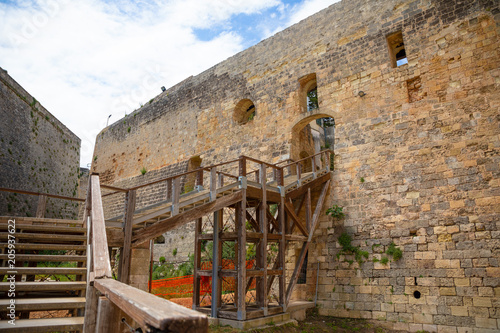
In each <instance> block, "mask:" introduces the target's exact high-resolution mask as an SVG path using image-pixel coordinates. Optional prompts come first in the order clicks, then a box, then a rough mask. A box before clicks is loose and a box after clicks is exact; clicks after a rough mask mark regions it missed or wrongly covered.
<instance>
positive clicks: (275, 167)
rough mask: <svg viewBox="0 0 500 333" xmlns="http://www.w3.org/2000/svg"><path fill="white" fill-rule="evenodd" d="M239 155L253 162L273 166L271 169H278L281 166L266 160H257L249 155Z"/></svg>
mask: <svg viewBox="0 0 500 333" xmlns="http://www.w3.org/2000/svg"><path fill="white" fill-rule="evenodd" d="M241 157H244V158H245V159H247V160H249V161H252V162H255V163H258V164H264V165H267V166H268V167H270V168H273V169H280V168H281V167H279V166H276V164H271V163H267V162H264V161H261V160H258V159H256V158H253V157H249V156H245V155H242V156H241Z"/></svg>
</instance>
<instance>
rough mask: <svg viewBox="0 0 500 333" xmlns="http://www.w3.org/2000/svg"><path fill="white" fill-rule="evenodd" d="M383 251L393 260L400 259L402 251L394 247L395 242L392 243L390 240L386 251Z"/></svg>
mask: <svg viewBox="0 0 500 333" xmlns="http://www.w3.org/2000/svg"><path fill="white" fill-rule="evenodd" d="M385 253H386V254H387V255H390V256H392V259H394V261H398V260H399V259H401V258H402V257H403V251H401V249H400V248H398V247H396V244H394V242H392V243H391V244H390V245H389V247H388V248H387V251H385Z"/></svg>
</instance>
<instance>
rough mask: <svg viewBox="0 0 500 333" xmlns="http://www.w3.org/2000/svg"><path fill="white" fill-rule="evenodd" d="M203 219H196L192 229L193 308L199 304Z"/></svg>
mask: <svg viewBox="0 0 500 333" xmlns="http://www.w3.org/2000/svg"><path fill="white" fill-rule="evenodd" d="M202 223H203V219H202V218H199V219H196V224H195V229H194V268H193V310H195V309H196V308H197V307H199V306H200V282H201V279H200V276H199V275H198V271H199V270H200V268H201V267H200V266H201V241H200V235H201V227H202Z"/></svg>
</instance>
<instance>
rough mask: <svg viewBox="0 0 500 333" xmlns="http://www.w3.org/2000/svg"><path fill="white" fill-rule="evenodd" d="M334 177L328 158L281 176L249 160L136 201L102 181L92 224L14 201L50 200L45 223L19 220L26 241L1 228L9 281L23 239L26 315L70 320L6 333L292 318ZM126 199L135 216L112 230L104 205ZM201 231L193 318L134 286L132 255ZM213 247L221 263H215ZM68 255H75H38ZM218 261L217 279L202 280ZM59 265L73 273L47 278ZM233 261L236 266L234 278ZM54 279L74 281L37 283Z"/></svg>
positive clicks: (294, 164) (169, 182)
mask: <svg viewBox="0 0 500 333" xmlns="http://www.w3.org/2000/svg"><path fill="white" fill-rule="evenodd" d="M332 165H333V153H332V152H331V151H328V150H327V151H322V152H321V153H318V154H316V155H313V156H310V157H307V158H305V159H303V160H300V161H290V160H289V161H285V162H283V163H279V164H270V163H266V162H264V161H260V160H257V159H253V158H251V157H247V156H241V157H240V158H238V159H235V160H232V161H228V162H225V163H221V164H217V165H212V166H208V167H202V168H200V169H198V170H194V171H190V172H186V173H182V174H178V175H175V176H172V177H168V178H164V179H160V180H157V181H154V182H151V183H148V184H143V185H141V186H137V187H133V188H128V189H124V188H118V187H113V186H108V185H103V184H99V177H98V175H92V176H91V177H90V180H89V190H88V193H87V198H86V200H85V216H84V218H83V220H82V221H73V220H55V219H44V218H42V215H43V212H44V211H45V209H44V205H45V202H46V200H47V198H50V197H57V198H59V199H69V200H75V199H74V198H64V197H61V196H51V195H47V194H40V193H33V192H26V191H15V192H18V193H24V194H35V195H39V198H40V199H39V208H40V209H39V210H38V213H37V214H38V217H37V218H16V225H15V229H12V228H11V227H10V226H9V220H10V219H11V218H8V217H4V218H1V219H0V225H1V227H2V228H3V229H2V232H1V234H0V235H1V239H0V241H1V242H2V243H1V245H0V246H1V248H2V249H3V251H2V252H1V253H2V254H0V259H1V262H2V268H0V272H1V273H2V274H3V275H9V274H11V272H12V271H13V269H12V268H9V259H10V257H9V252H8V248H9V232H10V231H11V230H15V231H14V233H13V234H14V235H15V237H16V242H17V243H16V267H15V271H16V273H15V274H14V275H15V276H16V279H17V280H16V292H17V295H16V297H17V298H16V302H17V309H16V311H18V312H19V313H20V314H21V317H20V318H27V317H29V313H30V312H33V311H43V310H52V309H66V310H69V312H68V313H70V314H71V317H66V318H52V319H17V320H16V324H17V325H16V326H15V327H12V326H9V324H8V322H7V321H6V320H2V322H1V323H0V331H1V330H2V329H17V330H18V331H30V332H35V331H36V332H51V331H57V330H59V331H61V330H67V331H81V330H83V331H85V332H94V331H99V332H110V331H111V329H112V327H115V326H118V323H119V321H120V320H121V317H122V315H121V314H125V316H124V317H126V318H127V320H128V322H129V323H130V324H132V325H136V326H140V327H142V328H143V330H145V331H155V332H161V331H178V332H181V331H182V332H184V331H189V332H195V331H200V332H203V331H206V330H207V318H206V317H205V316H204V315H202V314H200V313H199V312H203V313H206V314H209V315H211V316H212V317H216V318H218V317H220V318H228V319H236V320H247V319H252V318H258V317H263V316H268V315H273V314H277V313H281V312H284V311H286V308H287V305H288V303H289V301H290V298H291V295H292V292H293V289H294V286H295V284H296V282H297V278H298V275H299V272H300V269H301V267H302V264H303V262H304V259H305V257H306V253H307V250H308V247H309V244H310V242H311V240H312V237H313V234H314V231H315V229H316V227H317V225H318V222H319V217H320V214H321V212H322V211H323V204H324V201H325V198H326V195H327V191H328V189H329V185H330V178H331V172H330V171H331V169H332ZM159 184H164V188H165V193H164V200H161V201H159V202H157V203H155V204H153V205H148V206H144V207H140V208H138V209H136V203H137V201H138V200H140V195H141V194H143V193H147V192H148V188H150V187H151V186H158V185H159ZM0 190H4V191H13V190H10V189H2V188H0ZM101 190H102V191H103V193H101ZM104 192H106V193H104ZM120 194H121V195H122V196H123V194H125V203H124V207H123V211H124V213H123V214H121V215H119V216H115V217H113V218H109V219H107V220H105V218H104V210H103V199H104V202H106V199H107V198H109V197H112V196H113V195H120ZM76 200H78V199H76ZM193 221H194V223H195V249H194V254H195V255H194V257H195V258H194V262H195V265H194V266H195V267H194V286H193V289H194V292H193V308H194V309H195V310H197V311H199V312H195V311H192V310H189V309H185V308H182V307H180V306H178V305H176V304H174V303H171V302H169V301H167V300H164V299H161V298H158V297H156V296H153V295H151V294H148V293H146V292H143V291H141V290H139V289H136V288H134V287H131V286H129V285H128V283H129V275H130V258H131V249H132V248H133V247H135V246H138V245H140V244H142V243H145V242H148V241H150V240H151V239H154V238H156V237H158V236H160V235H162V234H163V233H165V232H167V231H169V230H172V229H174V228H177V227H179V226H181V225H184V224H186V223H190V222H193ZM292 242H298V243H299V244H300V247H301V251H300V254H299V257H298V260H297V264H296V265H295V268H294V270H293V271H292V272H291V275H290V274H287V272H286V270H285V255H286V251H287V248H288V247H289V246H290V244H291V243H292ZM207 244H210V245H211V251H206V248H207ZM110 246H118V247H120V248H121V252H120V253H121V255H120V265H119V272H118V281H117V280H114V279H113V278H112V274H111V266H110V259H109V258H110V256H109V251H108V247H110ZM57 249H64V250H65V254H64V255H53V254H50V255H43V254H40V252H39V251H41V250H51V251H53V250H57ZM207 252H210V258H209V260H210V261H211V262H212V263H213V264H212V265H211V267H212V268H211V269H202V267H206V265H202V262H203V261H206V260H207V258H206V254H207ZM227 253H230V254H229V255H228V254H227ZM249 255H250V256H251V258H250V259H252V262H253V263H254V264H252V265H251V267H249V265H248V264H247V262H248V260H247V259H249ZM63 256H64V257H63ZM49 261H57V262H60V261H67V262H73V263H74V264H73V265H71V267H69V268H66V267H64V268H61V269H59V268H58V269H54V268H51V269H52V270H54V271H51V269H47V268H43V267H36V266H38V265H36V263H37V262H49ZM228 261H232V263H233V265H231V267H224V265H223V263H225V262H228ZM26 266H27V267H26ZM44 274H45V275H47V274H51V275H54V274H58V275H61V274H62V275H66V276H67V275H71V276H75V278H74V281H69V282H61V281H55V282H52V281H51V282H42V281H40V279H39V278H38V277H39V276H43V275H44ZM30 280H33V281H30ZM207 280H208V281H209V282H210V283H211V290H210V292H209V293H207V292H206V291H205V293H203V292H201V289H202V288H201V283H202V281H204V282H206V281H207ZM252 286H254V287H252ZM0 288H1V289H0V292H3V296H2V299H1V300H0V305H2V308H1V309H0V314H1V315H2V319H4V316H6V315H7V314H8V313H6V312H3V311H4V309H5V306H4V305H7V304H9V302H10V299H9V297H8V290H9V282H1V284H0ZM273 297H274V298H273ZM207 299H208V302H207ZM120 313H121V314H120ZM6 318H7V317H6Z"/></svg>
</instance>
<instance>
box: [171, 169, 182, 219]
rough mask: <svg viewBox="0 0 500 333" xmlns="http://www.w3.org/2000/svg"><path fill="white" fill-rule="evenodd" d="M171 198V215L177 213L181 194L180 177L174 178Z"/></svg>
mask: <svg viewBox="0 0 500 333" xmlns="http://www.w3.org/2000/svg"><path fill="white" fill-rule="evenodd" d="M172 195H173V198H172V216H174V215H177V214H179V200H180V196H181V177H176V178H174V188H173V193H172Z"/></svg>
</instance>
